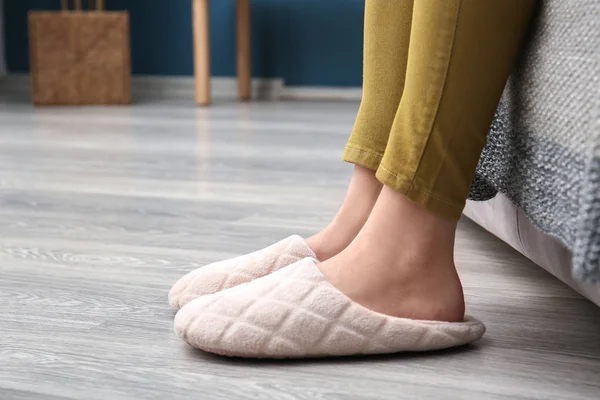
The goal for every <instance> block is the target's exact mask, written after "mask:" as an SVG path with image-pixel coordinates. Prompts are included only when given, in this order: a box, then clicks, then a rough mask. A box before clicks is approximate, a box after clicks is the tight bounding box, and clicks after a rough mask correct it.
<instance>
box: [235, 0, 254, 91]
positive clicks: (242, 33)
mask: <svg viewBox="0 0 600 400" xmlns="http://www.w3.org/2000/svg"><path fill="white" fill-rule="evenodd" d="M236 19H237V23H236V25H237V78H238V96H239V98H240V100H250V86H251V85H250V84H251V80H252V73H251V57H250V0H237V18H236Z"/></svg>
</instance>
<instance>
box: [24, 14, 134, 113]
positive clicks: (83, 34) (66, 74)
mask: <svg viewBox="0 0 600 400" xmlns="http://www.w3.org/2000/svg"><path fill="white" fill-rule="evenodd" d="M29 40H30V52H31V77H32V84H33V103H34V104H36V105H61V104H64V105H83V104H128V103H131V59H130V44H129V15H128V14H127V13H126V12H31V13H30V14H29Z"/></svg>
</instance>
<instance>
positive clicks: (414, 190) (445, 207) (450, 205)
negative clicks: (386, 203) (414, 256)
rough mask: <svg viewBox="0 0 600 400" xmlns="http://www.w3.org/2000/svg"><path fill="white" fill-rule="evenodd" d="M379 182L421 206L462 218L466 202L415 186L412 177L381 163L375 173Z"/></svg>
mask: <svg viewBox="0 0 600 400" xmlns="http://www.w3.org/2000/svg"><path fill="white" fill-rule="evenodd" d="M375 176H376V177H377V179H378V180H379V182H381V183H383V184H384V185H386V186H388V187H390V188H391V189H393V190H395V191H397V192H400V193H402V194H404V195H405V196H406V197H408V198H409V199H410V200H412V201H414V202H415V203H417V204H418V205H420V206H421V207H423V208H425V209H426V210H429V211H431V212H433V213H435V214H437V215H440V216H442V217H444V218H449V219H453V220H458V219H460V216H461V214H462V210H463V208H464V207H465V205H464V204H458V203H454V202H451V201H448V200H446V199H443V198H441V197H440V196H438V195H436V194H434V193H431V192H429V191H427V190H425V189H421V188H419V187H417V186H415V184H414V181H413V180H412V179H408V178H405V177H402V176H399V175H397V174H395V173H394V172H392V171H390V170H389V169H388V168H386V167H385V166H384V165H381V164H380V165H379V168H378V169H377V173H376V175H375Z"/></svg>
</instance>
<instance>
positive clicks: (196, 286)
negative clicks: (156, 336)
mask: <svg viewBox="0 0 600 400" xmlns="http://www.w3.org/2000/svg"><path fill="white" fill-rule="evenodd" d="M304 257H315V253H313V251H312V250H311V249H310V247H308V244H306V241H305V240H304V239H303V238H301V237H300V236H298V235H293V236H290V237H288V238H287V239H283V240H282V241H280V242H277V243H275V244H273V245H271V246H269V247H267V248H264V249H262V250H258V251H255V252H254V253H250V254H246V255H244V256H240V257H236V258H232V259H229V260H225V261H219V262H216V263H213V264H209V265H207V266H204V267H200V268H198V269H195V270H194V271H192V272H190V273H188V274H187V275H185V276H183V277H182V278H181V279H179V280H178V281H177V282H175V284H174V285H173V287H172V288H171V290H170V291H169V304H170V305H171V307H173V308H174V309H179V308H181V307H183V306H184V305H185V304H187V303H188V302H190V301H192V300H194V299H195V298H197V297H200V296H204V295H207V294H213V293H216V292H219V291H221V290H224V289H228V288H231V287H234V286H237V285H239V284H241V283H246V282H250V281H252V280H254V279H257V278H260V277H263V276H265V275H268V274H270V273H271V272H273V271H276V270H278V269H280V268H283V267H285V266H288V265H290V264H293V263H295V262H296V261H298V260H301V259H303V258H304Z"/></svg>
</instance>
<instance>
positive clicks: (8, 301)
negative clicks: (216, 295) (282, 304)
mask: <svg viewBox="0 0 600 400" xmlns="http://www.w3.org/2000/svg"><path fill="white" fill-rule="evenodd" d="M356 109H357V105H356V104H348V103H346V104H314V103H279V104H273V103H251V104H241V105H240V104H237V103H221V104H216V105H215V106H213V107H212V108H210V109H198V108H195V107H193V106H190V105H188V104H175V103H164V104H158V103H153V104H143V105H137V106H135V107H133V108H85V109H68V108H43V109H33V108H32V107H30V106H29V105H27V104H26V103H24V102H23V103H22V104H12V103H8V102H4V103H2V101H1V100H0V399H2V400H9V399H51V400H58V399H82V400H83V399H86V400H87V399H111V400H116V399H187V398H195V399H203V400H204V399H252V400H255V399H275V400H289V399H305V400H312V399H336V400H341V399H364V400H366V399H370V400H375V399H401V398H422V399H446V398H447V399H525V398H527V399H529V398H536V399H544V400H550V399H557V400H559V399H560V400H563V399H598V398H600V309H599V308H597V307H595V306H594V305H592V304H591V303H590V302H588V301H586V300H584V299H583V298H581V297H580V296H579V295H577V294H576V293H575V292H573V291H572V290H570V289H569V288H567V287H566V286H565V285H563V284H562V283H560V282H559V281H557V280H556V279H554V278H553V277H552V276H550V275H549V274H547V273H546V272H544V271H543V270H542V269H541V268H539V267H537V266H535V265H533V264H532V263H530V262H528V261H527V260H526V259H524V258H523V257H522V256H520V255H519V254H517V253H516V252H515V251H513V250H512V249H510V248H509V247H508V246H506V245H505V244H503V243H502V242H500V241H498V240H497V239H495V238H494V237H492V236H490V235H489V234H487V233H486V232H484V231H483V230H482V229H480V228H479V227H477V226H475V225H474V224H473V223H471V222H469V221H463V222H462V223H461V225H460V231H459V235H458V243H457V249H456V254H457V262H458V266H459V270H460V275H461V277H462V279H463V282H464V285H465V291H466V296H467V302H468V312H469V313H471V314H473V315H476V316H477V317H479V318H481V319H482V320H483V321H484V322H485V323H486V324H487V326H488V332H487V334H486V336H485V337H484V339H483V340H481V341H479V342H478V343H476V344H475V345H472V346H468V347H465V348H461V349H456V350H449V351H442V352H436V353H430V354H418V355H417V354H414V355H412V354H411V355H394V356H385V357H363V358H346V359H337V360H316V361H315V360H313V361H295V362H289V361H288V362H264V361H260V362H259V361H243V360H231V359H224V358H219V357H215V356H210V355H207V354H203V353H201V352H199V351H195V350H193V349H191V348H190V347H188V346H186V345H185V344H184V343H182V342H180V341H179V340H178V339H177V338H176V337H175V335H174V334H173V331H172V322H173V316H174V314H173V311H171V310H170V309H169V306H168V304H167V291H168V289H169V287H170V285H171V284H172V283H173V282H174V281H175V280H176V279H177V278H178V277H180V276H181V275H183V274H184V273H186V272H187V271H189V270H191V269H194V268H196V267H198V266H201V265H203V264H206V263H209V262H212V261H217V260H220V259H223V258H226V257H231V256H235V255H239V254H242V253H245V252H248V251H251V250H253V249H256V248H259V247H262V246H265V245H267V244H270V243H272V242H274V241H276V240H278V239H281V238H283V237H285V236H287V235H289V234H292V233H298V234H301V235H310V234H311V233H313V232H315V231H316V230H318V229H319V228H320V227H321V226H323V225H324V224H325V223H326V222H327V221H328V219H329V218H331V216H332V215H333V213H334V211H335V210H336V207H337V205H338V204H339V203H340V201H341V199H342V196H343V193H344V186H345V185H346V183H347V181H348V177H349V175H350V173H351V167H350V166H349V165H345V164H344V163H342V162H340V161H339V158H340V156H341V150H342V147H343V144H344V143H345V139H346V137H347V135H348V133H349V131H350V128H351V126H352V123H353V117H354V113H355V112H356Z"/></svg>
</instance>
